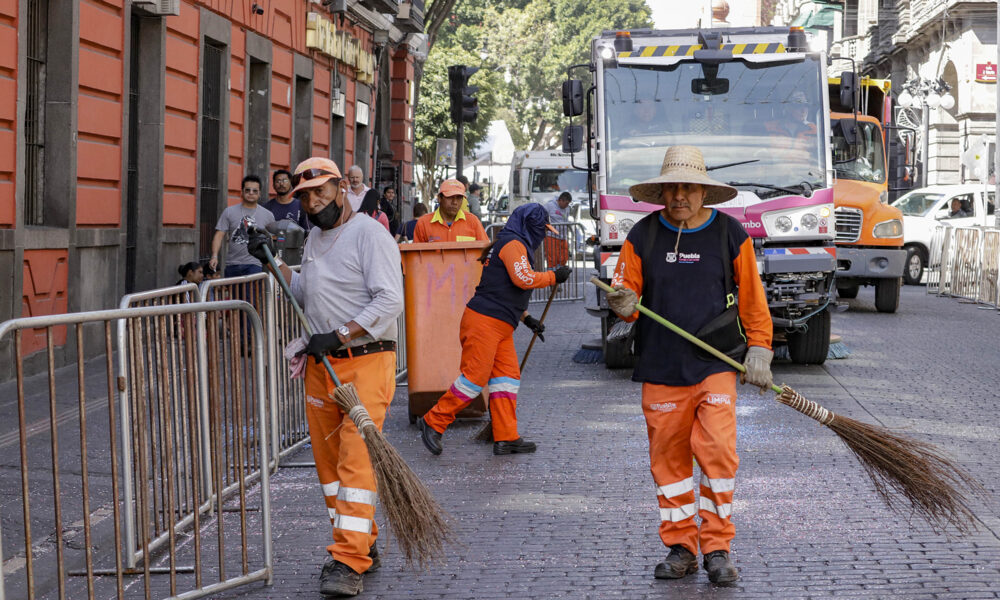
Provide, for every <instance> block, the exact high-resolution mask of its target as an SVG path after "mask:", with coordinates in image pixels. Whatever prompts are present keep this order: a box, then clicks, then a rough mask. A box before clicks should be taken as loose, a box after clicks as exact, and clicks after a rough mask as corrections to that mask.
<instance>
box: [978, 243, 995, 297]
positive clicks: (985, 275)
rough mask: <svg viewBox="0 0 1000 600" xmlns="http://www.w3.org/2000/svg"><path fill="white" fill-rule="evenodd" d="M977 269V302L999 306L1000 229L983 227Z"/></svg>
mask: <svg viewBox="0 0 1000 600" xmlns="http://www.w3.org/2000/svg"><path fill="white" fill-rule="evenodd" d="M981 247H982V262H981V265H982V266H981V267H980V269H979V296H978V298H977V299H978V300H979V302H981V303H983V304H989V305H990V306H993V307H994V308H997V307H1000V285H997V282H998V280H1000V230H997V229H984V230H983V242H982V246H981Z"/></svg>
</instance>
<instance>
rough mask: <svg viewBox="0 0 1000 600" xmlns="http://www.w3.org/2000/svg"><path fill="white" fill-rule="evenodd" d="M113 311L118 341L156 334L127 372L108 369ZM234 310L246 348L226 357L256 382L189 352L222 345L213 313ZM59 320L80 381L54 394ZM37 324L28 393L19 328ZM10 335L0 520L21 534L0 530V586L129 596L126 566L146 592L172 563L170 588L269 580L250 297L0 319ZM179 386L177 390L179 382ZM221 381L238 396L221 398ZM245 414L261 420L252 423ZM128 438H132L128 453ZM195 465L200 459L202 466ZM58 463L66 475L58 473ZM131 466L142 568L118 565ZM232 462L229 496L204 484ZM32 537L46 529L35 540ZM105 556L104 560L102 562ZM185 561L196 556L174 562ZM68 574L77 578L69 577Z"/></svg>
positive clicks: (220, 479) (260, 404) (194, 593)
mask: <svg viewBox="0 0 1000 600" xmlns="http://www.w3.org/2000/svg"><path fill="white" fill-rule="evenodd" d="M187 291H189V292H190V291H191V290H187ZM163 297H165V296H163ZM149 300H152V298H149ZM155 302H156V301H154V303H155ZM203 315H209V316H210V317H211V318H208V319H205V321H206V322H207V323H208V324H209V328H208V330H207V331H205V330H202V329H200V328H198V327H197V325H196V323H197V320H198V319H197V317H199V316H203ZM120 320H125V321H126V322H127V324H128V326H127V328H126V329H127V331H128V332H129V333H128V335H127V343H128V344H129V345H130V347H131V348H132V349H133V350H138V349H139V348H140V347H142V344H143V343H144V342H146V341H148V340H150V338H152V339H154V340H155V346H154V345H147V346H146V352H139V353H136V352H133V353H131V354H129V356H130V359H132V360H135V361H138V363H137V364H135V365H129V368H130V369H131V371H130V373H132V374H133V376H132V377H131V378H130V379H128V380H125V379H122V378H116V377H115V376H114V365H113V360H114V354H113V352H112V334H111V325H112V322H114V321H120ZM240 320H245V321H246V323H247V331H248V336H249V340H250V341H251V342H252V346H251V347H252V348H253V349H254V353H253V356H252V358H251V359H250V360H249V361H247V360H244V359H239V360H238V361H236V360H234V362H233V365H232V366H233V368H236V369H238V370H243V371H249V373H250V379H252V380H253V382H254V385H253V386H252V388H250V387H246V388H240V387H236V388H234V389H232V390H225V391H224V390H223V389H222V386H221V385H220V380H221V379H222V378H223V373H222V369H220V368H214V369H213V368H212V366H211V365H209V369H208V371H203V370H201V369H200V368H198V366H197V363H196V359H195V356H196V354H204V353H205V352H209V353H211V352H213V350H212V349H213V348H216V349H218V348H219V347H220V346H221V345H223V341H222V340H220V339H219V332H220V331H221V330H222V329H221V327H220V326H217V325H215V324H217V323H218V322H219V321H221V322H223V323H229V324H230V326H235V323H236V322H238V321H240ZM95 323H103V326H104V346H105V356H104V357H103V358H101V359H97V360H98V361H100V364H99V365H97V367H90V368H89V370H90V377H88V374H87V371H88V366H87V365H86V364H85V363H86V361H85V355H84V350H83V347H84V345H83V342H84V326H85V325H86V324H95ZM178 324H179V325H180V327H178ZM67 326H69V327H72V326H75V342H76V343H75V346H76V357H77V361H76V373H77V377H76V381H75V382H74V383H73V386H74V387H75V388H76V391H75V394H73V393H70V394H65V393H63V394H60V393H58V392H59V386H58V385H57V381H56V373H55V367H54V347H55V344H54V335H53V329H54V328H59V327H67ZM32 329H34V330H38V329H44V330H45V335H46V340H47V345H46V350H47V359H48V379H47V384H48V385H47V387H48V394H47V396H48V398H47V402H38V403H35V402H28V401H27V400H26V395H25V380H24V370H23V359H24V355H23V351H22V334H21V333H20V332H22V331H25V330H32ZM8 334H10V335H12V336H13V337H14V340H13V345H14V357H15V362H16V364H15V368H16V374H17V418H18V440H19V450H20V464H19V467H20V474H21V477H20V504H21V506H20V508H21V510H20V511H19V512H18V511H16V510H15V511H14V512H12V513H10V514H4V515H3V519H0V522H3V523H5V524H7V523H13V524H14V526H15V527H16V528H19V529H21V530H23V532H24V535H23V537H22V538H21V539H20V540H18V539H17V537H16V536H13V535H8V536H6V537H4V536H2V534H0V539H6V540H13V541H14V543H15V547H14V548H13V549H11V548H8V554H9V555H12V558H10V559H9V560H7V561H6V562H5V563H4V565H3V569H2V570H0V599H2V598H4V597H5V590H10V591H11V592H12V593H13V595H14V596H15V597H19V598H20V597H26V598H29V599H33V598H36V597H39V596H43V595H47V594H49V593H57V594H58V597H60V598H67V597H69V598H81V597H87V598H95V597H111V596H115V597H117V598H124V597H125V589H126V578H128V579H129V581H128V582H127V584H128V587H129V595H130V596H131V597H134V596H135V594H137V593H141V592H140V590H138V589H135V588H134V586H136V585H137V584H138V583H139V582H142V586H143V590H144V596H145V597H146V598H151V597H152V595H153V593H154V592H156V591H160V590H163V588H164V587H166V586H156V587H155V588H154V586H153V585H152V579H151V575H152V574H153V573H165V574H168V575H169V588H168V591H169V595H170V596H171V597H173V598H185V599H186V598H199V597H203V596H209V595H213V594H216V593H219V592H221V591H223V590H227V589H231V588H234V587H237V586H240V585H244V584H246V583H250V582H253V581H265V582H267V583H268V584H270V582H271V577H272V547H271V523H270V489H269V486H268V470H267V469H258V470H257V471H258V472H257V474H256V476H257V477H259V478H260V488H259V490H257V491H254V492H251V491H250V490H249V489H248V486H247V483H248V482H249V480H250V479H251V475H250V472H251V471H252V470H253V465H261V464H264V463H266V461H267V457H268V445H267V443H266V433H267V432H266V429H267V421H266V419H265V418H264V416H265V415H266V412H267V403H266V399H265V396H264V362H263V358H264V339H263V330H262V327H261V322H260V319H259V317H258V316H257V315H256V314H255V313H254V311H253V310H252V309H251V307H250V306H249V305H247V304H246V303H244V302H235V301H227V302H208V303H192V302H186V301H184V302H179V303H177V304H172V305H157V306H147V307H140V308H125V309H116V310H104V311H94V312H86V313H74V314H63V315H52V316H45V317H30V318H21V319H13V320H10V321H6V322H4V323H2V324H0V342H2V341H3V340H4V338H5V337H6V336H7V335H8ZM174 341H176V343H174ZM159 346H166V347H167V350H163V349H161V348H159ZM67 350H68V349H67ZM181 357H184V359H183V361H182V360H181ZM237 362H239V363H244V364H243V365H242V366H241V365H237V364H236V363H237ZM247 362H249V363H250V364H249V367H248V366H247V365H246V363H247ZM133 367H134V368H133ZM95 373H97V375H95ZM203 384H207V385H203ZM63 387H65V386H63ZM199 387H202V389H207V390H208V392H209V395H208V406H209V407H210V410H209V411H208V413H207V414H202V412H201V408H200V406H199ZM181 389H183V393H178V392H179V390H181ZM251 390H252V391H251ZM63 391H65V390H63ZM126 391H127V392H128V393H127V394H126V393H125V392H126ZM227 392H230V393H232V394H233V396H234V398H235V399H236V400H237V401H232V402H231V401H229V400H228V399H227V398H225V397H223V396H224V394H225V393H227ZM105 394H106V396H105ZM116 395H117V396H118V398H117V402H118V405H119V406H120V407H121V411H122V412H121V414H122V415H124V418H123V420H122V422H121V423H119V422H117V420H116V413H117V412H118V406H116ZM102 396H103V399H102ZM244 399H246V401H245V402H243V400H244ZM60 405H61V406H60ZM228 407H232V409H233V411H230V410H229V409H228ZM133 408H136V410H134V411H133V410H132V409H133ZM241 409H245V410H247V411H251V412H252V413H253V417H252V419H246V418H245V417H244V416H243V415H241V414H240V412H239V411H240V410H241ZM101 412H106V417H105V418H104V419H95V417H99V416H101V415H100V413H101ZM202 418H204V419H206V420H207V424H208V428H209V432H210V436H211V439H210V448H211V455H210V456H209V457H207V458H209V460H208V461H207V462H203V460H202V459H203V458H205V457H203V456H202V454H203V450H202V441H203V440H202V437H203V434H202V429H201V427H200V421H199V419H202ZM251 421H252V422H255V423H257V424H259V426H255V427H248V426H247V423H248V422H251ZM67 423H75V424H76V427H75V429H78V431H72V432H71V431H70V429H72V428H67V427H66V424H67ZM105 424H106V428H105ZM258 427H259V428H258ZM119 432H121V434H122V435H123V436H125V437H135V438H137V443H136V444H135V446H133V445H132V444H131V443H130V442H127V441H126V440H122V443H121V448H122V450H123V451H122V452H121V453H119V440H118V435H119ZM225 440H232V441H233V448H235V450H236V453H235V456H234V455H228V456H227V455H226V453H225V452H226V450H225V448H223V445H224V443H225ZM127 448H136V449H137V451H136V452H133V453H129V452H128V451H126V450H125V449H127ZM45 463H47V464H45ZM119 464H120V466H119ZM203 464H207V465H208V468H209V470H208V471H207V472H205V473H202V466H203ZM119 469H120V470H119ZM67 471H72V472H73V475H72V476H67V475H66V473H67ZM77 473H78V475H77ZM126 473H132V474H133V475H134V480H133V481H134V483H135V487H136V488H137V491H138V493H137V494H136V498H135V499H134V502H135V503H136V504H137V509H136V511H135V514H136V515H137V516H138V521H139V530H140V532H141V534H140V537H139V538H138V545H139V546H140V547H141V550H140V551H139V553H138V554H139V556H140V558H141V560H142V567H141V568H139V569H133V568H129V567H128V566H127V565H126V563H127V562H128V557H127V556H126V553H127V552H128V550H127V546H128V544H127V543H126V540H125V539H123V537H127V536H128V534H127V533H123V527H122V521H123V519H124V516H125V514H128V513H129V512H130V510H131V509H130V507H129V506H123V503H121V500H120V499H121V489H120V486H119V479H120V478H123V477H122V476H124V474H126ZM230 473H232V477H230V479H231V480H233V481H234V483H233V484H232V487H233V491H232V494H233V495H234V496H235V497H234V498H233V500H234V502H233V503H232V506H226V505H225V502H226V498H227V494H226V493H215V494H211V495H203V493H202V491H203V490H202V486H201V485H200V484H201V482H202V481H203V476H204V477H205V479H208V480H211V481H213V482H214V489H215V490H223V489H224V487H225V486H224V482H225V481H226V478H227V477H229V474H230ZM109 474H110V476H109ZM253 496H256V498H255V501H256V502H257V503H259V504H258V510H257V511H256V512H257V516H256V517H254V516H253V515H252V514H251V513H252V512H254V509H253V508H251V507H250V504H251V503H252V502H251V498H252V497H253ZM15 506H16V504H15ZM185 511H189V514H187V515H185V514H184V513H185ZM123 513H124V514H123ZM207 513H210V514H207ZM203 515H205V516H203ZM253 519H257V520H258V521H259V526H260V529H259V533H255V532H253V531H251V528H252V527H251V521H252V520H253ZM229 531H236V532H238V533H236V534H235V536H236V538H237V539H238V549H236V548H237V547H236V546H234V545H233V544H232V543H231V540H232V537H231V536H232V535H233V534H230V537H227V532H229ZM33 532H34V533H35V535H34V536H33ZM38 532H41V534H42V535H41V536H39V535H38ZM158 532H161V533H158ZM181 536H184V537H183V539H179V538H180V537H181ZM39 537H41V540H42V541H40V542H38V543H34V540H37V539H38V538H39ZM51 538H54V540H53V539H51ZM227 540H228V541H227ZM18 542H20V543H18ZM108 547H113V548H114V552H113V553H108V552H104V553H100V554H98V553H97V552H96V550H95V549H96V548H108ZM112 560H113V564H112V565H107V564H106V563H107V561H112ZM187 562H193V565H182V564H181V563H187ZM164 565H165V566H164ZM227 573H228V574H229V575H227ZM75 575H79V577H72V576H75ZM164 593H167V591H164Z"/></svg>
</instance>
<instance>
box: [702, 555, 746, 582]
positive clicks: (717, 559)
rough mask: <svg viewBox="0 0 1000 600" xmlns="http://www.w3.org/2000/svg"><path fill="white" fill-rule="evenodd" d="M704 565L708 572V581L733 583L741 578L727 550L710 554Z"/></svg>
mask: <svg viewBox="0 0 1000 600" xmlns="http://www.w3.org/2000/svg"><path fill="white" fill-rule="evenodd" d="M703 564H704V566H705V570H706V571H708V580H709V581H711V582H712V583H732V582H734V581H736V580H737V579H739V578H740V570H739V569H737V568H736V565H734V564H733V561H732V559H730V558H729V552H727V551H725V550H716V551H715V552H709V553H708V554H706V555H705V557H704V563H703Z"/></svg>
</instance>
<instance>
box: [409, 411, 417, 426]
mask: <svg viewBox="0 0 1000 600" xmlns="http://www.w3.org/2000/svg"><path fill="white" fill-rule="evenodd" d="M417 419H418V417H417V415H415V414H413V413H410V425H416V424H417Z"/></svg>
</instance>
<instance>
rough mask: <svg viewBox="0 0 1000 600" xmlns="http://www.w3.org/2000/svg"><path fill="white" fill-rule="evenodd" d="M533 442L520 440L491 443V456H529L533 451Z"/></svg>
mask: <svg viewBox="0 0 1000 600" xmlns="http://www.w3.org/2000/svg"><path fill="white" fill-rule="evenodd" d="M535 448H536V446H535V442H526V441H524V439H522V438H517V439H516V440H513V441H510V442H493V454H495V455H497V456H500V455H501V454H530V453H532V452H534V451H535Z"/></svg>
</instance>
